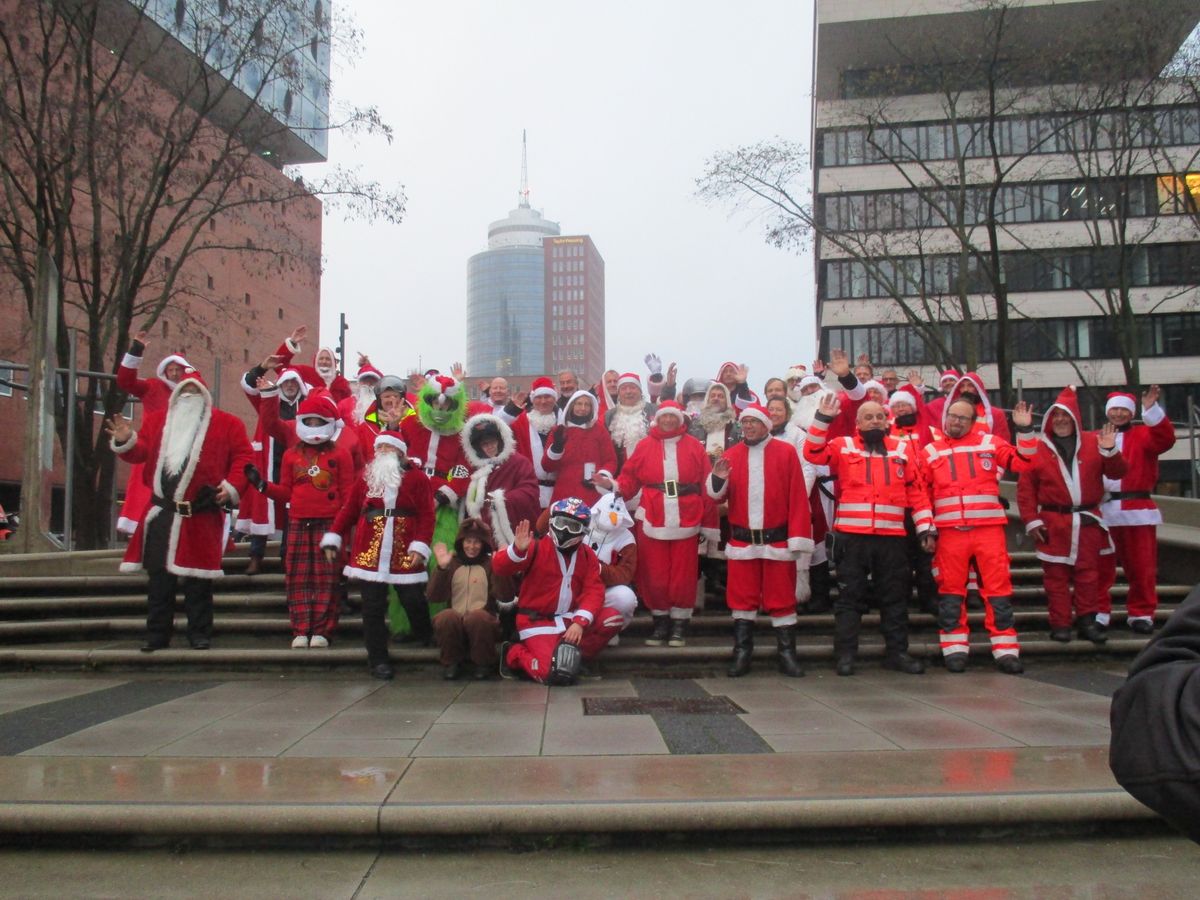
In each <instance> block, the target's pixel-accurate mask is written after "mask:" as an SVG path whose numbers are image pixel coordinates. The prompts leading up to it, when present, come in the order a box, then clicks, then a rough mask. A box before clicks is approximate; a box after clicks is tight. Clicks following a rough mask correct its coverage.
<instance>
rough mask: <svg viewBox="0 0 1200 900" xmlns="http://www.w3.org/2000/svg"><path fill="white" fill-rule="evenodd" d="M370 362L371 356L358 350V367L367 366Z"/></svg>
mask: <svg viewBox="0 0 1200 900" xmlns="http://www.w3.org/2000/svg"><path fill="white" fill-rule="evenodd" d="M370 364H371V357H369V356H367V354H365V353H363V352H361V351H360V352H359V354H358V367H359V368H360V369H361V368H362V367H363V366H369V365H370Z"/></svg>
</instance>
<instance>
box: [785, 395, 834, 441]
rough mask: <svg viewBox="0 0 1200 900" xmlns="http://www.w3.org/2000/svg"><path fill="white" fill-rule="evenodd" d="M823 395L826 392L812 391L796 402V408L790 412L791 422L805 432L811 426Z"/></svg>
mask: <svg viewBox="0 0 1200 900" xmlns="http://www.w3.org/2000/svg"><path fill="white" fill-rule="evenodd" d="M825 394H826V391H813V392H812V393H811V394H806V395H805V396H803V397H801V398H800V399H799V400H797V401H796V407H795V409H793V410H792V422H793V423H795V425H796V426H797V427H799V428H803V429H804V430H805V431H806V432H807V431H808V429H809V428H810V427H811V426H812V423H813V419H814V418H815V417H816V415H817V410H819V409H820V408H821V398H822V397H824V396H825Z"/></svg>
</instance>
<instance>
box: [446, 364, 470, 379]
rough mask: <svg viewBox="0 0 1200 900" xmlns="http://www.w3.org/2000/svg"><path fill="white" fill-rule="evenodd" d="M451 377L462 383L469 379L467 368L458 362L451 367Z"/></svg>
mask: <svg viewBox="0 0 1200 900" xmlns="http://www.w3.org/2000/svg"><path fill="white" fill-rule="evenodd" d="M450 377H451V378H453V379H454V380H455V381H462V380H463V379H464V378H466V377H467V369H466V366H464V365H463V364H462V363H460V362H456V363H455V364H454V365H452V366H451V367H450Z"/></svg>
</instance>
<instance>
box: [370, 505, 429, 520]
mask: <svg viewBox="0 0 1200 900" xmlns="http://www.w3.org/2000/svg"><path fill="white" fill-rule="evenodd" d="M416 514H417V513H416V510H412V509H398V508H393V507H388V508H386V509H368V510H367V511H366V512H364V513H363V518H364V519H379V518H383V517H386V518H389V519H398V518H404V517H406V516H415V515H416Z"/></svg>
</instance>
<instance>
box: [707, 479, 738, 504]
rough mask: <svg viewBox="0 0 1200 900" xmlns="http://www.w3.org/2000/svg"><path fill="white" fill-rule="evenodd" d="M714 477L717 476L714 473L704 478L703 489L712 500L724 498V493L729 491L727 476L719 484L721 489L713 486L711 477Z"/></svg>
mask: <svg viewBox="0 0 1200 900" xmlns="http://www.w3.org/2000/svg"><path fill="white" fill-rule="evenodd" d="M731 474H732V473H731ZM716 477H717V476H716V475H712V474H710V475H709V476H708V478H706V479H705V481H704V490H705V491H706V492H707V493H708V496H709V497H710V498H712V499H713V500H724V499H725V495H726V494H727V493H729V479H728V478H726V479H725V483H724V484H722V485H721V489H720V490H719V491H718V490H715V489H714V488H713V479H714V478H716Z"/></svg>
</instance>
